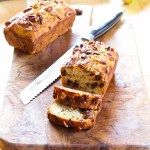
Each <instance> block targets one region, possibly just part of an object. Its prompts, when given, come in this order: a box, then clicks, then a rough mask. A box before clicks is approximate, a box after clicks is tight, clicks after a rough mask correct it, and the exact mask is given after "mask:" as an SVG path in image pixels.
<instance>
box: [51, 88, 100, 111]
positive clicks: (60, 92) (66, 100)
mask: <svg viewBox="0 0 150 150" xmlns="http://www.w3.org/2000/svg"><path fill="white" fill-rule="evenodd" d="M53 98H54V99H55V100H56V101H57V102H59V103H61V104H64V105H67V106H71V107H73V108H84V109H99V108H100V106H101V103H102V96H101V95H97V94H91V93H89V92H83V91H79V90H75V89H70V88H66V87H63V86H54V93H53Z"/></svg>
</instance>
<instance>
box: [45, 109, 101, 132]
mask: <svg viewBox="0 0 150 150" xmlns="http://www.w3.org/2000/svg"><path fill="white" fill-rule="evenodd" d="M90 111H93V110H90ZM99 111H100V110H97V111H93V112H92V113H93V114H92V117H89V118H88V117H87V118H83V119H82V120H74V119H71V118H70V119H65V118H63V117H60V116H58V115H57V114H54V113H52V112H51V110H50V108H49V109H48V111H47V118H48V119H49V120H50V121H51V122H53V123H55V124H58V125H62V126H64V127H72V128H75V129H76V130H85V129H89V128H91V127H93V125H94V124H95V122H96V117H97V114H98V112H99Z"/></svg>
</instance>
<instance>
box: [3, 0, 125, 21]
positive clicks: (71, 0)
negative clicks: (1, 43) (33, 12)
mask: <svg viewBox="0 0 150 150" xmlns="http://www.w3.org/2000/svg"><path fill="white" fill-rule="evenodd" d="M33 1H35V0H0V24H2V23H4V22H5V21H7V20H8V19H9V18H10V17H12V16H14V15H15V14H16V13H17V12H19V11H22V10H23V9H24V8H25V7H27V5H30V3H32V2H33ZM64 1H65V2H67V3H68V4H87V5H101V4H105V3H114V4H115V3H116V4H117V5H118V3H120V4H121V3H122V0H64Z"/></svg>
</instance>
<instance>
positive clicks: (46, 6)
mask: <svg viewBox="0 0 150 150" xmlns="http://www.w3.org/2000/svg"><path fill="white" fill-rule="evenodd" d="M74 19H75V10H73V9H72V8H70V7H68V6H67V5H66V4H65V3H64V2H63V1H61V0H39V1H37V2H36V3H34V4H33V5H31V6H30V7H28V8H26V9H25V10H24V11H22V12H20V13H18V14H17V15H16V16H14V17H13V18H11V19H10V20H9V21H7V22H6V23H5V28H4V34H5V38H6V40H7V41H8V43H9V44H10V45H12V46H13V47H15V48H16V49H19V50H22V51H24V52H26V53H29V54H33V53H37V52H39V51H40V50H42V49H43V48H45V47H46V46H47V45H48V44H49V43H51V42H52V41H54V40H55V39H57V38H58V36H60V35H62V34H64V33H65V32H67V31H68V30H69V29H70V28H71V27H72V25H73V22H74Z"/></svg>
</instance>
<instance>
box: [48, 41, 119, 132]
mask: <svg viewBox="0 0 150 150" xmlns="http://www.w3.org/2000/svg"><path fill="white" fill-rule="evenodd" d="M117 60H118V54H117V52H116V51H115V50H114V49H113V48H111V47H110V46H107V45H105V44H104V43H102V42H99V41H85V42H83V43H81V44H79V45H76V46H75V47H74V48H73V54H72V56H71V57H70V58H69V60H68V61H67V62H66V63H65V64H64V65H63V66H62V68H61V81H62V85H63V86H54V92H53V98H54V102H53V103H52V104H51V105H50V106H49V108H48V112H47V114H48V119H49V120H50V121H51V122H54V123H55V124H59V125H63V126H65V127H73V128H75V129H78V130H82V129H88V128H91V127H92V126H93V125H94V123H95V121H96V117H97V114H98V113H99V112H100V110H101V104H102V98H103V96H104V94H105V92H106V90H107V88H108V86H109V83H110V81H111V79H112V76H113V74H114V71H115V68H116V64H117Z"/></svg>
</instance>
